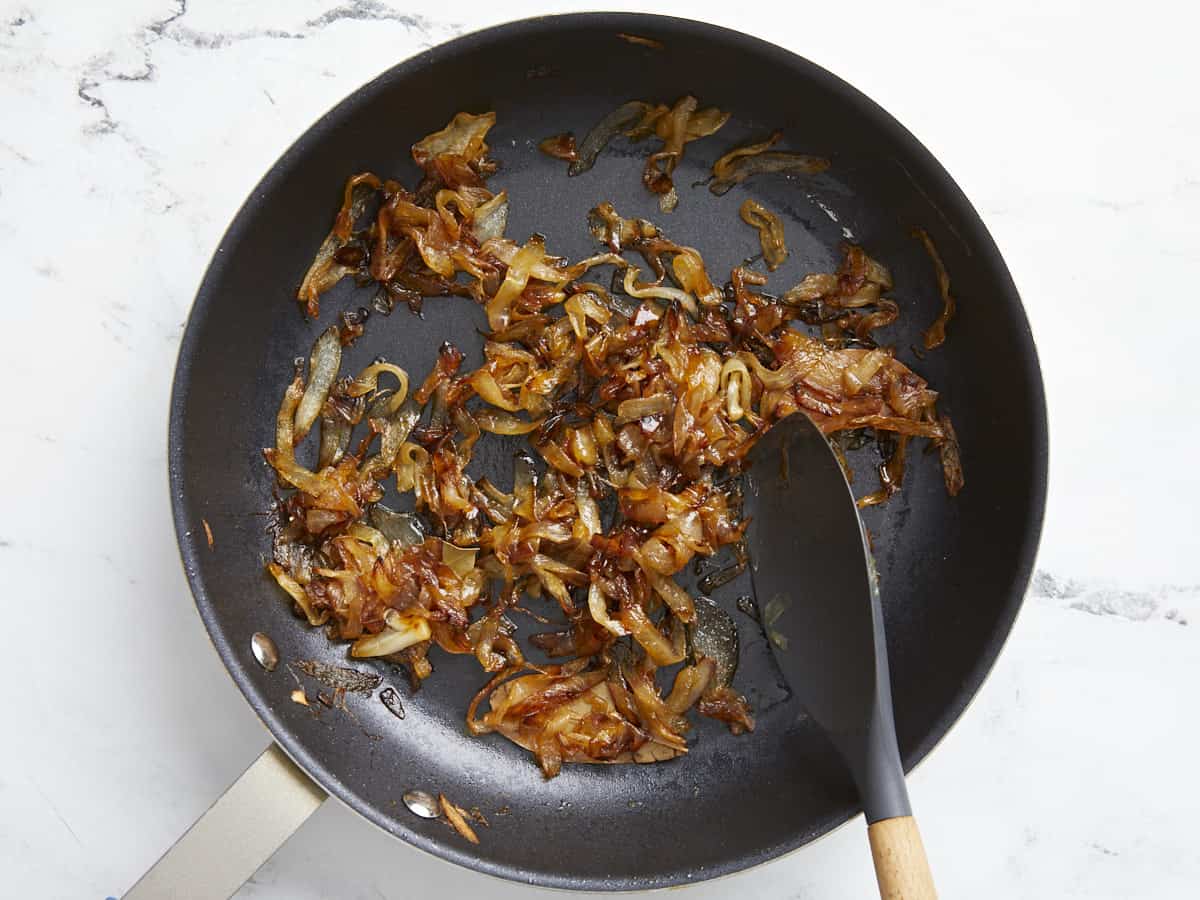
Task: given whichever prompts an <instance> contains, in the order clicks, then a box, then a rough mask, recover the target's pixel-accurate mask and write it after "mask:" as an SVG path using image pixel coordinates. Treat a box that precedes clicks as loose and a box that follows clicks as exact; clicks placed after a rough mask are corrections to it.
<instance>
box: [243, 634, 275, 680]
mask: <svg viewBox="0 0 1200 900" xmlns="http://www.w3.org/2000/svg"><path fill="white" fill-rule="evenodd" d="M250 649H252V650H253V651H254V658H255V659H257V660H258V664H259V665H260V666H262V667H263V668H264V669H266V670H267V671H268V672H274V671H275V667H276V666H277V665H279V648H278V647H276V646H275V642H274V641H273V640H271V639H270V637H268V636H267V635H265V634H263V633H262V632H261V631H256V632H254V636H253V637H251V638H250Z"/></svg>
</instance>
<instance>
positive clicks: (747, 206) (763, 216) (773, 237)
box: [738, 199, 788, 272]
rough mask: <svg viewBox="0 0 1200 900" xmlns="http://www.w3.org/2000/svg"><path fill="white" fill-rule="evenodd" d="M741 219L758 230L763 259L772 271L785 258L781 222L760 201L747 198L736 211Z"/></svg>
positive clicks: (785, 246)
mask: <svg viewBox="0 0 1200 900" xmlns="http://www.w3.org/2000/svg"><path fill="white" fill-rule="evenodd" d="M738 212H739V214H740V215H741V217H742V221H743V222H745V223H746V224H747V225H749V226H751V227H752V228H755V229H757V231H758V242H759V244H760V245H761V246H762V254H763V260H764V261H766V264H767V268H768V269H770V270H771V271H772V272H774V271H775V270H776V269H778V268H779V267H780V266H781V265H783V261H784V260H785V259H787V255H788V251H787V245H786V244H784V241H783V222H782V221H781V220H780V218H779V216H777V215H775V213H773V212H771V211H770V210H769V209H767V208H766V207H765V206H763V205H762V204H761V203H758V202H757V201H755V200H749V199H747V200H746V202H745V203H743V204H742V208H741V209H740V210H739V211H738Z"/></svg>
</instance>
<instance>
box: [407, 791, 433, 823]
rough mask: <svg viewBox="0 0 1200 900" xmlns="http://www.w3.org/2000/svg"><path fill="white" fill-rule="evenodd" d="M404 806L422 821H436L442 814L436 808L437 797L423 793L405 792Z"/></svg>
mask: <svg viewBox="0 0 1200 900" xmlns="http://www.w3.org/2000/svg"><path fill="white" fill-rule="evenodd" d="M404 805H405V806H407V807H408V808H409V810H410V811H411V812H413V813H415V814H416V815H418V816H420V817H421V818H422V819H436V818H438V817H439V816H441V814H442V811H441V809H439V808H438V802H437V797H434V796H433V795H432V794H427V793H425V791H405V792H404Z"/></svg>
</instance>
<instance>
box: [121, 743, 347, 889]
mask: <svg viewBox="0 0 1200 900" xmlns="http://www.w3.org/2000/svg"><path fill="white" fill-rule="evenodd" d="M325 796H326V795H325V792H324V791H323V790H321V788H320V787H318V786H317V785H316V784H315V783H314V782H313V780H312V779H311V778H309V777H308V776H307V775H305V774H304V772H302V771H301V770H300V768H299V767H298V766H297V765H296V764H295V763H294V762H292V761H291V760H290V759H289V758H288V756H287V754H286V753H284V752H283V751H282V750H280V749H279V746H278V745H276V744H274V743H272V744H271V746H270V747H268V748H267V749H266V750H264V751H263V752H262V755H261V756H259V758H258V759H256V760H255V761H254V762H253V763H252V764H251V765H250V768H248V769H247V770H246V771H245V772H243V773H242V774H241V775H239V776H238V780H237V781H235V782H234V783H233V784H232V785H230V786H229V789H228V790H227V791H225V793H224V794H222V795H221V796H220V797H219V798H218V799H217V801H216V802H215V803H214V804H213V805H212V806H210V807H209V808H208V811H207V812H205V813H204V815H202V816H201V817H200V818H199V819H197V820H196V821H195V823H194V824H193V825H192V827H191V828H189V829H188V830H187V832H186V833H185V834H184V835H183V837H181V838H180V839H179V840H178V841H176V842H175V844H174V845H173V846H172V847H171V848H170V849H169V850H167V852H166V853H164V854H163V855H162V857H161V858H160V859H159V860H158V862H156V863H155V864H154V865H153V866H152V867H151V868H150V870H149V871H147V872H146V874H145V875H143V876H142V877H141V878H139V879H138V881H137V884H135V885H134V886H133V887H131V888H130V889H129V890H128V891H127V892H126V893H125V894H124V900H163V898H169V900H218V898H220V900H225V898H227V897H230V896H232V895H233V894H234V893H235V892H236V891H237V889H238V888H240V887H241V886H242V885H243V884H244V883H245V882H246V879H248V878H249V877H250V876H251V875H253V874H254V873H255V871H256V870H257V869H258V868H259V866H261V865H262V864H263V863H264V862H266V861H267V859H269V858H270V856H271V854H272V853H274V852H275V851H276V850H278V849H279V847H280V846H281V845H282V844H283V842H284V841H286V840H287V839H288V838H289V837H291V835H292V834H293V833H294V832H295V831H296V829H297V828H299V827H300V826H301V825H302V824H304V820H305V819H307V818H308V817H309V816H311V815H312V814H313V813H314V812H316V809H317V807H318V806H320V805H321V801H323V800H324V799H325Z"/></svg>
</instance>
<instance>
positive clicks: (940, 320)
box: [913, 228, 958, 483]
mask: <svg viewBox="0 0 1200 900" xmlns="http://www.w3.org/2000/svg"><path fill="white" fill-rule="evenodd" d="M913 236H914V237H916V238H917V239H918V240H920V242H921V244H922V245H923V246H924V247H925V252H926V253H928V254H929V259H930V261H931V262H932V263H933V271H934V274H935V275H936V276H937V284H938V293H939V294H941V297H942V311H941V312H939V313H938V317H937V318H936V319H934V320H933V322H932V323H931V324H930V326H929V327H928V328H926V329H925V331H924V332H922V337H923V338H924V340H925V349H926V350H932V349H933V348H934V347H940V346H941V345H942V344H944V343H945V342H946V326H947V325H949V324H950V320H951V319H953V318H954V314H955V312H956V311H957V310H958V303H957V301H955V299H954V295H953V294H951V293H950V275H949V273H947V272H946V266H945V264H944V263H943V262H942V255H941V254H940V253H938V249H937V247H936V246H934V243H933V238H931V237H930V236H929V234H928V232H926V231H925V229H923V228H914V229H913ZM947 483H948V482H947Z"/></svg>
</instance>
